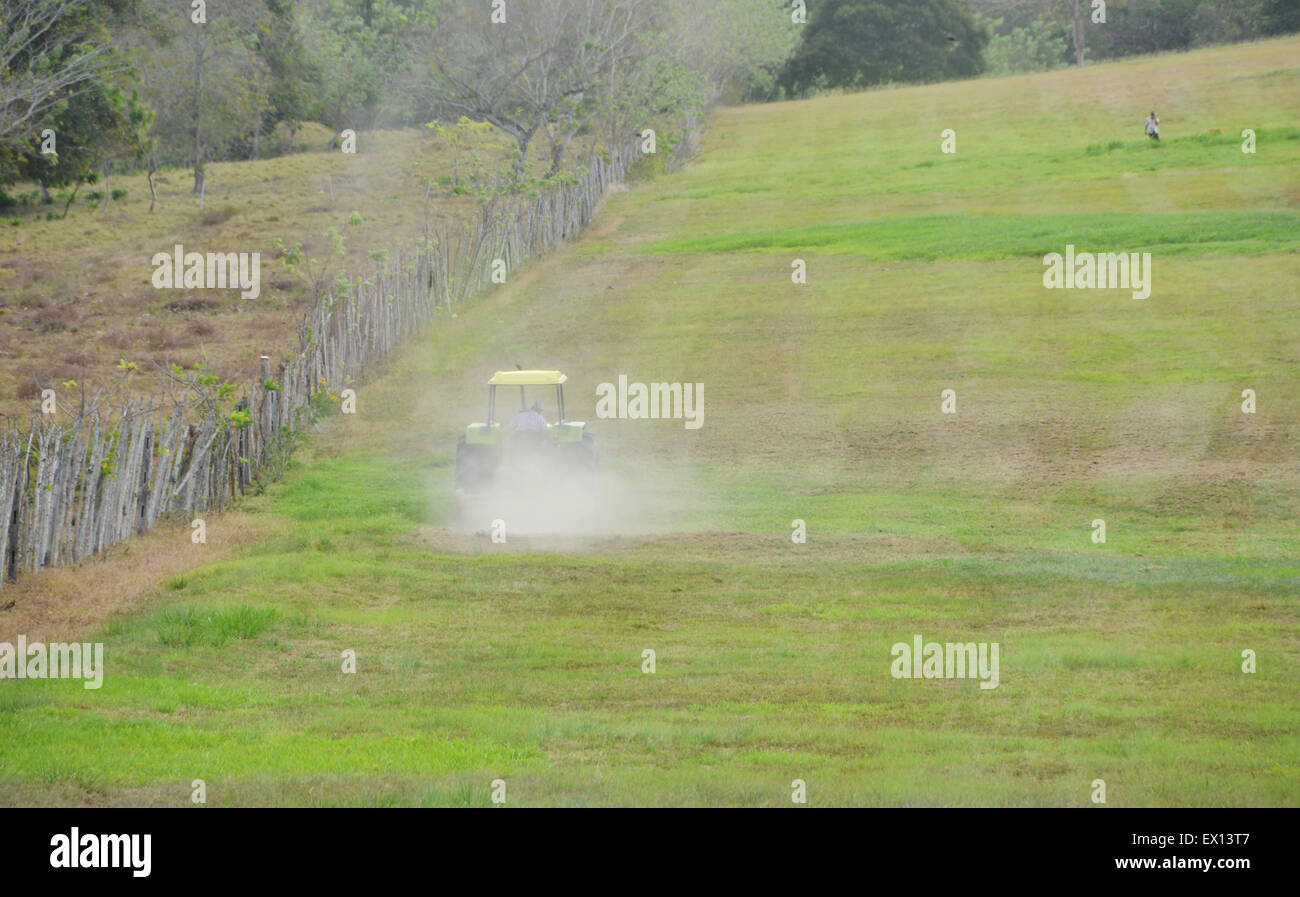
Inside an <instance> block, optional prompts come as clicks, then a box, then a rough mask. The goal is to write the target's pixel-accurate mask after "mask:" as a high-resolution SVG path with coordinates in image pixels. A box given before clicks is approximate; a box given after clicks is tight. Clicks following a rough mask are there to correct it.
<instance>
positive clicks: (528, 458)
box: [455, 371, 596, 494]
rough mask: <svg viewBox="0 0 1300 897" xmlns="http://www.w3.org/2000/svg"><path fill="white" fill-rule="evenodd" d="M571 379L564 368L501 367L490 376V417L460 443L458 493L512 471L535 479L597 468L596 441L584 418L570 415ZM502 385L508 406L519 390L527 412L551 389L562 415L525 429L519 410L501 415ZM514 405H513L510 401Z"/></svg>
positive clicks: (521, 406)
mask: <svg viewBox="0 0 1300 897" xmlns="http://www.w3.org/2000/svg"><path fill="white" fill-rule="evenodd" d="M567 380H568V378H567V377H566V376H565V375H564V374H562V373H560V372H559V371H497V373H496V374H494V375H493V376H492V379H491V380H489V381H488V413H487V420H486V421H485V422H481V423H473V424H470V425H469V426H467V427H466V428H465V434H464V435H463V436H461V437H460V439H459V440H458V442H457V445H456V485H455V488H456V492H457V494H473V493H478V492H484V491H486V490H488V489H491V488H492V487H494V486H496V485H500V484H501V481H502V480H503V479H508V478H509V477H510V476H512V475H514V476H526V477H532V478H539V477H546V478H549V477H553V476H555V475H557V474H570V475H574V474H577V475H589V474H592V473H594V472H595V469H596V440H595V437H594V436H592V435H591V433H589V432H588V431H587V425H586V423H585V422H583V421H571V420H566V419H565V416H564V384H565V382H566V381H567ZM498 390H500V391H501V396H500V398H501V399H502V405H505V403H507V402H510V401H511V399H513V397H514V395H515V391H516V390H518V396H519V409H518V410H519V412H521V413H523V412H527V410H528V408H529V403H530V402H533V401H536V400H537V399H538V398H541V397H543V396H545V397H546V398H547V399H548V400H549V398H550V397H551V395H552V393H551V391H552V390H554V393H553V396H554V401H555V406H554V407H555V412H556V415H557V417H556V419H555V420H553V421H549V420H548V421H546V424H545V426H546V429H545V431H542V430H541V429H526V430H520V429H516V428H514V427H513V426H512V421H513V419H514V417H515V412H513V411H512V412H509V413H508V414H506V415H504V416H505V417H506V420H505V421H504V422H503V421H501V420H500V419H499V416H498V415H499V412H498V408H499V406H498V401H497V400H498ZM507 407H508V406H507Z"/></svg>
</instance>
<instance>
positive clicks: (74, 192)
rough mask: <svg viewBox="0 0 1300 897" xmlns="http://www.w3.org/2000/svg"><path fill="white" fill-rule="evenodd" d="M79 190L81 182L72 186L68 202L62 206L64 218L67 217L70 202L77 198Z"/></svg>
mask: <svg viewBox="0 0 1300 897" xmlns="http://www.w3.org/2000/svg"><path fill="white" fill-rule="evenodd" d="M80 189H81V181H77V182H76V183H75V184H73V185H72V195H71V196H69V197H68V201H67V202H66V203H65V204H64V206H63V217H64V218H67V217H68V209H70V208H72V201H73V200H74V199H76V198H77V191H78V190H80Z"/></svg>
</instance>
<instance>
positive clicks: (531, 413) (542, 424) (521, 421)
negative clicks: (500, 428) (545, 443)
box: [510, 402, 546, 433]
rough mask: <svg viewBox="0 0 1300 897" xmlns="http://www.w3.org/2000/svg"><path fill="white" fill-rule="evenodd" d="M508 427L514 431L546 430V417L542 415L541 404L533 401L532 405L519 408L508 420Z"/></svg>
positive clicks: (542, 431) (543, 431)
mask: <svg viewBox="0 0 1300 897" xmlns="http://www.w3.org/2000/svg"><path fill="white" fill-rule="evenodd" d="M510 429H511V430H512V431H513V432H515V433H528V432H534V433H535V432H541V433H545V432H546V418H545V417H543V416H542V406H541V405H540V404H539V403H537V402H533V407H531V408H528V409H526V410H521V411H520V412H519V413H518V414H516V415H515V416H514V419H513V420H511V421H510Z"/></svg>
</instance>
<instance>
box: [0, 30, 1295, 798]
mask: <svg viewBox="0 0 1300 897" xmlns="http://www.w3.org/2000/svg"><path fill="white" fill-rule="evenodd" d="M1297 49H1300V42H1298V41H1296V40H1295V39H1289V40H1282V41H1270V42H1261V43H1257V44H1251V45H1248V46H1242V47H1230V48H1219V49H1214V50H1207V51H1200V52H1196V53H1188V54H1179V55H1176V56H1167V57H1155V58H1150V59H1142V60H1137V61H1132V62H1125V63H1120V64H1113V65H1098V66H1090V67H1088V68H1086V69H1083V70H1081V71H1074V70H1070V71H1064V72H1054V73H1049V74H1044V75H1036V76H1026V77H1015V78H1007V79H986V80H980V81H972V82H962V83H958V84H946V85H933V86H927V87H919V88H904V89H897V90H888V91H877V92H871V93H865V94H859V95H847V96H837V97H829V98H825V99H819V100H814V101H809V102H803V103H783V104H775V105H771V106H761V107H742V108H736V109H724V110H721V111H719V112H718V114H717V115H716V116H715V117H714V118H713V120H712V122H711V124H710V132H709V135H708V138H707V140H706V142H705V144H704V146H703V148H702V153H701V155H700V158H699V159H698V161H697V162H696V163H694V164H693V165H692V166H690V167H689V168H688V169H687V170H685V171H684V172H681V173H679V174H675V175H671V176H667V175H666V176H661V177H658V178H656V179H654V180H653V181H652V182H648V183H641V184H638V185H637V186H636V187H635V188H634V189H633V190H631V191H630V192H624V193H619V194H616V195H614V196H612V197H611V198H610V199H609V200H608V202H607V205H606V207H605V209H604V210H603V211H602V213H601V216H600V218H599V219H598V221H597V222H596V224H595V225H594V226H593V229H592V231H591V232H590V233H588V234H587V235H585V236H584V237H583V238H582V239H581V240H579V241H578V242H577V243H576V244H575V245H573V246H572V247H570V248H569V249H568V250H566V251H564V252H561V253H558V254H556V255H554V256H552V257H550V258H549V259H547V260H544V261H542V262H540V263H538V264H537V265H536V266H535V267H534V268H533V269H531V270H528V271H525V272H523V273H522V274H520V275H517V276H513V277H512V282H511V283H510V284H509V285H508V286H506V287H503V288H500V289H496V290H494V291H492V292H490V293H489V294H488V295H486V296H485V297H483V299H482V300H481V301H480V302H479V303H478V304H477V305H476V307H474V308H473V309H470V310H462V311H461V312H460V314H459V316H458V317H457V318H456V319H454V320H451V321H448V322H447V323H446V324H445V326H443V327H441V328H440V329H439V330H438V331H437V332H435V333H433V334H431V335H430V336H429V337H428V338H427V339H422V340H420V341H419V342H418V344H416V345H413V346H411V347H410V348H409V349H408V350H406V351H404V352H402V353H399V354H398V355H397V356H395V357H393V358H392V359H391V360H389V361H387V362H386V363H385V364H384V366H383V369H382V370H380V371H376V372H375V376H374V378H373V379H371V380H370V381H369V382H367V383H366V384H364V385H362V386H361V387H360V389H359V396H358V413H357V414H356V415H335V416H333V417H331V418H330V419H329V420H328V421H327V422H326V423H325V424H323V425H322V426H321V428H320V429H319V432H316V433H313V435H312V438H311V439H310V440H309V442H308V444H307V446H306V447H305V448H304V449H303V451H302V452H301V453H300V454H299V455H298V456H297V457H296V458H295V459H294V461H293V463H292V465H291V469H290V471H289V473H288V475H287V477H286V479H285V481H284V482H283V483H282V484H279V485H277V486H274V487H272V488H271V489H270V490H269V491H268V493H267V494H266V495H264V496H260V497H257V498H253V499H250V500H247V501H246V502H244V504H243V513H244V514H247V515H251V516H252V517H254V518H256V519H257V520H258V521H259V522H262V523H266V524H267V525H268V527H269V530H268V531H269V532H271V535H269V536H268V537H267V538H265V539H262V540H261V541H259V542H258V543H257V544H255V545H253V546H251V547H250V548H248V549H247V550H244V551H242V552H239V553H238V554H237V555H236V556H235V557H233V558H231V559H228V560H224V561H217V562H212V561H208V560H205V559H204V558H203V557H202V550H201V549H195V561H194V563H193V564H192V565H191V568H190V569H187V570H184V571H183V572H180V573H172V574H168V575H166V576H164V577H162V578H160V580H159V581H158V583H157V585H156V589H155V590H154V591H153V593H152V597H151V598H150V599H149V600H148V601H147V602H145V603H144V604H143V605H141V606H137V607H134V608H132V609H130V610H129V611H127V612H125V613H123V614H120V615H118V616H116V617H114V618H113V619H111V620H110V621H109V622H108V623H107V624H106V625H105V626H104V627H103V628H102V629H101V630H100V631H99V632H98V634H97V635H96V636H95V637H96V638H98V639H100V640H103V641H104V642H105V644H106V663H107V672H106V675H105V679H104V684H103V687H102V688H101V689H99V690H98V691H93V690H85V689H83V688H82V687H81V685H80V683H76V682H34V681H23V682H7V683H5V685H4V687H3V688H0V802H3V803H6V804H44V803H76V804H104V803H110V804H151V805H177V806H179V805H185V804H187V803H188V801H189V795H190V782H191V780H192V779H194V778H202V779H204V780H205V781H206V782H207V784H208V797H209V802H210V803H212V804H218V805H234V804H283V803H290V804H309V805H329V806H334V805H367V806H394V805H409V806H427V805H450V806H484V805H490V803H491V799H490V794H491V783H492V781H493V780H494V779H496V778H504V779H505V780H506V781H507V788H508V790H507V803H508V805H512V806H518V805H539V804H549V805H556V804H558V805H570V806H584V805H608V804H635V805H646V804H654V805H664V804H667V805H683V804H710V805H712V804H726V805H746V806H748V805H763V806H789V805H790V797H789V795H790V783H791V781H792V780H793V779H796V778H800V779H804V780H805V781H806V782H807V783H808V790H809V800H810V803H812V804H814V805H820V806H826V805H890V806H934V805H980V804H996V805H1005V806H1029V805H1065V806H1088V805H1090V802H1089V795H1090V793H1091V782H1092V781H1093V780H1094V779H1096V778H1103V779H1105V780H1106V783H1107V797H1108V801H1109V803H1110V805H1112V806H1138V805H1177V806H1242V805H1294V804H1296V803H1297V799H1298V796H1300V738H1298V737H1297V730H1298V727H1300V708H1298V707H1297V701H1296V695H1297V694H1300V664H1298V663H1297V661H1300V561H1297V558H1296V551H1295V520H1296V519H1297V517H1300V465H1297V461H1296V459H1297V458H1300V395H1298V394H1297V391H1296V388H1295V387H1296V379H1295V370H1294V359H1295V358H1296V353H1297V351H1300V325H1298V324H1297V322H1300V294H1298V292H1297V287H1296V284H1297V283H1298V282H1300V280H1298V279H1297V275H1300V259H1298V258H1297V255H1296V253H1295V246H1296V237H1295V234H1296V233H1297V228H1296V216H1297V199H1298V198H1300V182H1298V181H1297V174H1296V172H1297V170H1300V169H1298V168H1297V162H1300V141H1298V140H1296V139H1295V137H1296V134H1297V131H1296V129H1295V128H1294V126H1293V125H1292V124H1291V123H1290V122H1288V121H1287V120H1286V117H1285V114H1284V113H1285V111H1286V110H1290V109H1294V108H1296V105H1297V101H1298V100H1300V94H1298V93H1297V91H1298V90H1300V88H1298V87H1297V83H1298V82H1297V80H1296V79H1295V78H1294V77H1292V76H1291V75H1293V74H1294V72H1295V69H1294V67H1293V66H1290V62H1289V60H1293V59H1294V58H1295V55H1296V52H1297ZM1279 70H1283V71H1284V74H1287V76H1286V77H1278V75H1277V73H1278V71H1279ZM1152 105H1154V106H1155V107H1156V108H1158V109H1160V110H1161V112H1162V119H1163V126H1162V130H1163V132H1164V134H1165V141H1164V142H1163V143H1162V144H1161V145H1160V146H1159V147H1154V146H1148V145H1147V144H1146V143H1143V142H1140V141H1139V140H1137V139H1136V134H1137V133H1140V125H1141V119H1142V117H1143V116H1144V115H1145V112H1146V111H1147V109H1149V108H1151V106H1152ZM1166 109H1169V110H1171V111H1170V112H1168V113H1166V112H1165V111H1164V110H1166ZM947 127H952V128H954V129H955V130H956V131H957V134H958V154H957V155H956V156H949V157H946V156H943V155H941V154H940V153H939V132H940V131H941V130H942V129H944V128H947ZM1244 127H1253V128H1255V129H1256V131H1257V134H1258V135H1259V144H1258V153H1257V154H1256V155H1254V156H1249V155H1246V154H1243V153H1241V152H1240V149H1239V144H1240V140H1239V138H1237V137H1236V136H1235V135H1236V134H1239V133H1240V130H1241V129H1242V128H1244ZM1220 128H1221V129H1223V130H1224V131H1225V134H1223V135H1218V134H1206V133H1205V132H1206V131H1209V130H1212V129H1220ZM1067 242H1068V243H1074V244H1075V245H1076V246H1077V247H1078V248H1079V249H1080V250H1083V251H1087V250H1089V249H1092V250H1096V251H1150V252H1152V253H1153V271H1154V275H1155V286H1154V289H1153V291H1152V294H1151V297H1150V298H1149V299H1147V300H1142V301H1138V300H1134V299H1132V298H1131V297H1130V295H1129V294H1128V293H1127V292H1125V291H1105V290H1098V291H1078V292H1069V291H1063V290H1055V291H1048V290H1044V289H1043V287H1042V281H1041V277H1042V265H1041V260H1040V258H1039V257H1038V256H1041V254H1042V253H1045V252H1050V251H1060V250H1061V247H1062V246H1063V245H1064V244H1065V243H1067ZM795 257H801V258H804V259H805V260H806V261H808V263H809V267H808V271H809V277H808V283H807V284H806V285H795V284H793V283H792V282H791V280H790V270H791V269H790V263H791V260H792V259H793V258H795ZM514 363H521V364H524V365H526V366H531V365H537V366H546V367H551V366H554V367H558V368H560V369H562V370H564V371H565V372H566V373H567V374H568V375H569V378H570V381H569V385H570V387H571V389H570V390H569V391H568V393H567V394H566V398H567V402H568V405H569V411H570V416H571V417H573V418H578V419H586V420H588V421H592V422H593V428H594V430H595V432H596V434H597V436H598V438H599V440H600V444H601V451H602V457H603V459H604V461H603V463H604V464H605V466H606V468H607V469H608V470H609V471H611V473H612V474H613V475H614V476H615V477H616V478H617V480H618V482H619V483H620V484H621V487H622V494H620V495H619V502H618V504H619V506H620V507H619V510H620V511H621V512H622V518H621V519H620V520H618V521H616V522H615V523H614V524H611V525H610V526H609V528H608V529H607V530H602V531H598V532H595V533H593V534H591V535H590V536H589V537H585V538H581V539H573V538H562V537H524V536H515V535H512V536H511V537H510V540H509V542H508V543H507V544H505V545H494V544H493V543H492V542H491V541H490V540H489V539H488V537H487V535H486V533H480V532H474V531H472V530H471V531H462V530H461V529H459V528H457V527H456V526H455V512H454V507H453V503H452V500H451V495H450V484H451V459H452V453H453V450H454V445H455V437H456V434H457V433H458V432H460V431H461V430H462V428H463V426H464V424H465V423H466V422H467V421H470V420H475V419H479V418H480V417H481V414H482V410H483V409H482V405H483V403H484V402H485V400H486V396H485V395H484V392H485V391H484V389H483V385H484V381H485V380H486V378H487V376H488V375H489V374H490V372H491V371H493V370H495V369H498V368H509V367H511V365H513V364H514ZM620 373H625V374H628V375H629V377H630V378H631V379H641V380H667V381H685V380H690V381H701V382H704V383H705V384H706V402H705V425H704V427H703V428H702V429H701V430H698V431H686V430H684V428H683V427H682V425H681V422H680V421H600V420H596V418H595V416H594V412H593V409H594V404H595V395H594V389H595V384H597V383H599V382H601V381H605V380H613V379H616V378H617V376H618V375H619V374H620ZM946 388H952V389H955V390H956V391H957V394H958V412H957V414H956V415H944V414H941V413H940V391H941V390H943V389H946ZM1245 388H1251V389H1254V390H1256V392H1257V394H1258V401H1259V405H1258V412H1257V413H1256V414H1255V415H1253V416H1251V415H1245V414H1242V413H1241V411H1240V408H1239V404H1240V401H1241V399H1240V394H1241V391H1242V390H1243V389H1245ZM795 518H799V519H802V520H804V521H805V523H806V526H807V531H808V541H807V543H806V544H802V545H796V544H792V542H791V540H790V533H791V521H792V520H794V519H795ZM1096 518H1103V519H1104V520H1105V521H1106V527H1107V541H1106V542H1105V543H1104V544H1094V543H1093V542H1092V540H1091V534H1092V528H1091V521H1093V520H1094V519H1096ZM228 519H229V518H227V517H223V516H220V515H213V516H212V517H211V518H210V519H209V520H208V533H209V541H210V542H214V541H215V542H219V540H220V539H222V538H223V536H222V533H223V525H224V524H223V521H226V520H228ZM629 522H631V523H635V524H636V533H635V534H631V533H629V532H628V528H627V527H623V526H621V525H620V524H621V523H629ZM173 536H174V538H176V539H177V540H185V542H186V543H187V544H188V538H189V536H188V530H186V529H184V528H183V527H178V528H177V530H176V532H175V533H174V534H173ZM149 538H152V536H151V537H149ZM130 560H131V559H130V558H129V557H125V556H122V555H121V554H119V555H118V556H116V557H114V558H112V559H110V561H109V562H108V563H126V564H129V563H130ZM86 575H87V576H88V577H91V576H93V575H94V573H93V570H91V569H88V570H87V574H86ZM918 633H919V634H921V635H922V636H923V637H924V638H925V639H926V640H934V641H940V642H944V641H960V642H966V641H974V642H983V641H988V642H998V643H999V645H1000V647H1001V654H1000V660H1001V669H1000V684H999V686H998V688H997V689H994V690H980V689H979V688H978V685H977V683H976V682H974V681H971V680H921V681H912V680H896V679H893V678H892V677H891V676H890V675H889V667H890V662H891V659H892V658H891V646H892V645H893V644H894V643H895V642H898V641H904V642H908V641H910V640H911V638H912V636H913V635H915V634H918ZM646 649H653V650H654V651H655V652H656V664H657V670H656V672H655V673H654V674H653V675H649V674H644V673H642V672H641V664H642V652H643V651H644V650H646ZM1247 649H1249V650H1252V651H1254V652H1255V653H1256V656H1257V662H1258V672H1256V673H1254V674H1245V673H1243V672H1242V671H1241V663H1242V659H1241V655H1242V651H1243V650H1247ZM346 651H355V652H356V673H355V674H348V673H345V672H343V663H344V652H346Z"/></svg>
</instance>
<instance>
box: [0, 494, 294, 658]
mask: <svg viewBox="0 0 1300 897" xmlns="http://www.w3.org/2000/svg"><path fill="white" fill-rule="evenodd" d="M255 505H256V502H255V501H249V502H246V503H245V504H244V505H243V506H242V507H241V508H240V509H239V510H232V511H228V512H225V513H221V514H219V515H218V514H215V513H213V514H208V515H206V517H205V520H206V521H207V523H208V530H207V531H208V541H207V544H204V545H195V544H194V543H193V542H191V541H190V528H189V526H188V525H187V523H186V522H185V521H180V520H177V521H170V522H167V523H161V524H159V525H158V526H156V527H154V528H153V529H152V530H150V531H149V532H148V533H145V534H144V535H143V536H136V537H134V538H132V539H130V540H129V541H127V542H125V543H123V544H122V545H119V546H117V547H116V548H113V549H111V550H110V551H107V552H105V554H104V555H103V556H102V557H99V558H95V559H92V560H89V561H85V562H83V563H81V564H78V565H77V566H75V567H52V568H50V569H47V570H43V571H42V572H40V573H39V574H37V575H34V576H33V575H23V576H20V577H19V579H18V581H17V582H12V583H5V584H4V588H2V589H0V608H8V609H6V610H0V642H2V641H8V642H13V641H14V638H15V637H16V636H17V635H18V633H20V632H21V633H23V634H24V635H26V636H27V639H28V640H29V641H37V640H41V639H49V638H54V637H57V638H59V639H70V638H71V639H75V638H78V637H80V636H82V635H85V634H87V633H89V632H92V631H94V630H95V629H96V628H98V627H99V626H100V625H101V624H103V623H104V621H105V620H107V619H108V618H109V617H110V616H111V615H112V614H114V613H117V612H119V611H123V610H127V609H129V608H135V607H139V606H141V605H143V604H144V603H146V602H147V601H148V600H149V599H150V597H152V596H154V595H156V594H157V593H158V591H159V590H160V589H161V588H162V584H163V583H164V581H165V580H167V579H168V578H170V577H172V576H176V575H178V574H181V573H184V572H185V571H186V570H191V569H193V568H195V567H198V566H200V565H202V564H208V563H212V562H215V561H219V560H222V559H225V558H228V557H232V556H234V555H235V554H237V553H238V552H239V551H241V550H243V549H245V548H247V547H249V546H250V545H254V544H256V543H257V542H260V541H263V540H265V539H266V538H268V537H269V536H270V535H272V534H273V533H275V532H278V531H279V530H281V529H282V528H284V527H287V526H289V525H290V522H289V521H286V520H284V519H283V518H275V517H271V516H270V515H267V514H261V513H258V511H257V510H256V507H255ZM11 603H12V605H13V606H12V607H9V605H10V604H11Z"/></svg>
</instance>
